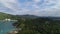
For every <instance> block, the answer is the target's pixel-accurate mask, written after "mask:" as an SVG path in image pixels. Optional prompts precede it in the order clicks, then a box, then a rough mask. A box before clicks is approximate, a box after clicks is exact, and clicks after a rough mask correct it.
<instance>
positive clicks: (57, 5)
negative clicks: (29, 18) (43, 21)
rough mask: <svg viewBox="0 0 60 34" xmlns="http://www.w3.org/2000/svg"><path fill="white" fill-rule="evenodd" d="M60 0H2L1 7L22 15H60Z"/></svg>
mask: <svg viewBox="0 0 60 34" xmlns="http://www.w3.org/2000/svg"><path fill="white" fill-rule="evenodd" d="M59 1H60V0H25V1H24V0H22V1H19V0H0V3H1V4H2V6H1V7H3V8H1V7H0V9H1V10H0V11H2V12H7V13H11V14H20V15H23V14H31V15H38V16H60V13H59V12H60V2H59ZM1 4H0V5H1ZM12 12H13V13H12Z"/></svg>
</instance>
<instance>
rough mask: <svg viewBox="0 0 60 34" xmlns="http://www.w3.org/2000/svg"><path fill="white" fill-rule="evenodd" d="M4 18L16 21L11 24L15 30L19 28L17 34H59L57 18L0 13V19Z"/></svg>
mask: <svg viewBox="0 0 60 34" xmlns="http://www.w3.org/2000/svg"><path fill="white" fill-rule="evenodd" d="M5 18H11V19H16V20H18V21H17V22H16V23H13V26H16V28H21V30H20V31H19V33H17V34H60V20H55V19H58V18H52V17H49V18H48V17H37V16H33V17H32V16H30V15H23V16H22V15H9V14H5V13H4V14H3V13H0V19H5Z"/></svg>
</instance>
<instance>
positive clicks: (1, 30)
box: [0, 21, 15, 34]
mask: <svg viewBox="0 0 60 34" xmlns="http://www.w3.org/2000/svg"><path fill="white" fill-rule="evenodd" d="M13 23H14V22H13V21H8V22H7V21H0V34H6V33H7V32H9V31H11V30H13V29H15V27H14V26H13V25H12V24H13Z"/></svg>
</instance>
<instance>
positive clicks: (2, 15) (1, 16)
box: [0, 12, 12, 20]
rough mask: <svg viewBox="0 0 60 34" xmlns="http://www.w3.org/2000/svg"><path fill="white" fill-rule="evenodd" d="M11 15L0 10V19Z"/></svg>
mask: <svg viewBox="0 0 60 34" xmlns="http://www.w3.org/2000/svg"><path fill="white" fill-rule="evenodd" d="M11 17H12V15H10V14H6V13H2V12H0V20H2V19H5V18H11Z"/></svg>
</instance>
